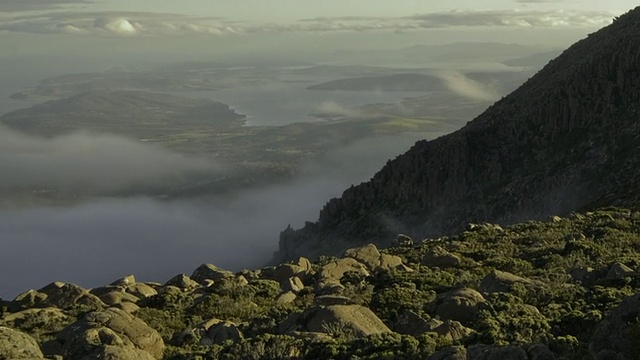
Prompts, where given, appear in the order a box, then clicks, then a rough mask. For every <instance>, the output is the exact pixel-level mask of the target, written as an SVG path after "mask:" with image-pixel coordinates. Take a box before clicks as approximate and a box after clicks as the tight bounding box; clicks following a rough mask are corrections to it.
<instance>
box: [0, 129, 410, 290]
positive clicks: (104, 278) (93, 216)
mask: <svg viewBox="0 0 640 360" xmlns="http://www.w3.org/2000/svg"><path fill="white" fill-rule="evenodd" d="M85 136H86V135H84V134H76V135H74V136H72V137H71V139H75V138H76V137H77V138H80V139H81V138H83V137H85ZM89 138H90V139H93V138H91V137H89ZM107 138H108V139H111V140H113V139H112V137H107ZM63 139H66V140H68V139H69V137H64V138H57V139H54V140H43V141H42V142H41V143H38V142H37V141H35V140H34V139H29V138H27V139H26V140H24V139H23V140H24V142H26V143H27V144H30V143H32V142H35V143H36V144H37V145H39V146H54V145H51V144H57V143H58V142H60V141H62V140H63ZM416 140H417V136H415V135H411V136H402V137H399V136H396V137H379V138H371V139H367V140H363V141H359V142H356V143H354V144H352V145H350V146H347V147H345V148H341V149H336V150H335V151H332V152H330V153H328V154H326V156H324V157H323V158H321V159H319V160H317V161H314V162H310V163H309V164H308V165H307V166H306V167H305V168H304V169H303V171H302V172H301V173H302V175H300V176H298V177H296V178H294V179H292V180H290V181H288V182H285V183H281V184H278V185H271V186H265V187H262V188H255V189H250V190H245V191H243V192H241V193H240V194H239V195H237V196H235V197H232V198H230V197H225V199H224V200H223V199H211V198H201V199H188V200H178V201H159V200H154V199H151V198H147V197H135V198H128V199H109V198H103V199H99V200H95V201H91V202H87V203H81V204H78V205H75V206H56V207H38V208H31V209H22V210H4V211H3V212H2V213H0V214H1V215H2V216H0V240H1V241H2V244H3V251H2V252H1V253H0V273H3V274H19V276H5V277H0V289H2V293H0V296H2V297H5V298H13V297H15V296H16V295H17V294H19V293H21V292H23V291H26V290H28V289H30V288H33V289H38V288H40V287H42V286H44V285H46V284H48V283H50V282H52V281H65V282H73V283H76V284H78V285H81V286H83V287H95V286H100V285H103V284H106V283H109V282H111V281H113V280H115V279H117V278H119V277H122V276H124V275H127V274H134V275H135V276H136V277H137V278H138V279H140V280H141V281H158V282H165V281H167V280H168V279H170V278H171V277H172V276H174V275H176V274H179V273H186V274H191V272H192V271H193V270H194V269H195V268H196V267H197V266H199V265H200V264H201V263H213V264H215V265H217V266H220V267H222V268H227V269H230V270H240V269H242V268H252V267H260V266H263V265H266V264H267V263H268V262H269V261H270V260H271V256H272V254H273V252H274V251H276V250H277V246H278V234H279V233H280V231H282V230H284V229H285V228H286V227H287V225H291V226H293V227H301V226H302V225H303V224H304V222H305V221H307V220H309V219H315V218H317V217H318V213H319V210H320V209H321V208H322V206H323V205H324V204H325V203H326V202H327V201H328V200H329V199H330V198H332V197H336V196H339V195H340V194H341V193H342V191H343V190H344V189H346V188H348V187H349V186H350V185H351V184H357V183H360V182H362V181H366V180H368V179H369V178H370V177H371V176H373V174H374V173H375V172H376V171H378V170H379V169H380V168H381V167H382V166H383V165H384V163H385V162H386V160H387V159H389V158H393V157H394V156H396V155H398V154H400V153H402V152H404V151H406V150H407V149H408V148H409V147H410V146H411V145H412V144H413V143H414V141H416ZM119 141H122V142H123V143H124V144H127V142H128V141H129V140H122V139H119ZM16 143H17V144H18V145H19V144H22V143H23V142H21V141H16ZM129 145H131V144H129ZM136 145H139V146H141V148H138V147H136V146H132V147H131V148H130V149H137V150H141V149H143V148H144V150H141V151H140V152H141V153H143V154H145V155H146V156H149V157H150V158H151V157H154V156H156V157H161V156H167V155H169V157H171V156H178V155H176V154H167V153H168V151H166V150H164V149H159V148H155V147H150V149H151V150H149V149H146V147H147V144H144V145H143V144H136ZM2 146H4V147H5V148H6V147H7V145H6V144H4V142H3V145H2ZM54 147H55V146H54ZM11 148H13V149H14V153H15V152H17V151H15V149H16V148H19V147H18V146H17V145H14V146H13V147H11ZM36 148H37V147H36ZM61 148H62V149H66V148H67V147H65V146H61ZM22 150H24V148H23V149H22ZM97 155H98V154H94V156H97ZM34 156H36V157H37V158H38V161H41V159H40V158H42V159H46V156H44V155H37V154H36V155H34ZM74 156H75V155H74ZM74 156H71V157H70V158H68V159H74ZM141 156H142V155H140V154H138V155H134V157H141ZM54 157H57V158H58V164H59V165H61V164H62V159H63V158H64V157H63V155H62V151H61V152H60V153H58V154H56V155H55V156H54ZM4 158H7V156H4ZM150 158H149V159H150ZM3 161H7V160H6V159H5V160H3ZM42 161H44V160H42ZM34 164H35V163H34ZM96 164H99V163H98V162H96ZM4 177H6V176H4ZM15 178H16V179H17V177H15ZM95 180H97V181H98V183H100V182H99V180H100V179H95Z"/></svg>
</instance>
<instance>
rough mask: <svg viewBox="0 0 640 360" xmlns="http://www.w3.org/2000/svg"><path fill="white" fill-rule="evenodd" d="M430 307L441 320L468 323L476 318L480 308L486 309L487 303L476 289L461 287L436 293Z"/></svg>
mask: <svg viewBox="0 0 640 360" xmlns="http://www.w3.org/2000/svg"><path fill="white" fill-rule="evenodd" d="M431 307H432V309H433V311H434V312H435V314H436V315H437V316H438V317H439V318H440V319H441V320H455V321H459V322H461V323H462V324H468V323H470V322H472V321H473V320H474V319H475V318H476V316H477V315H478V312H479V311H480V310H483V309H488V308H489V304H488V303H487V300H486V299H485V298H484V297H483V296H482V294H480V293H479V292H477V291H476V290H473V289H469V288H462V289H458V290H454V291H451V292H448V293H444V294H441V295H438V297H437V298H436V300H435V301H434V302H433V303H432V304H431Z"/></svg>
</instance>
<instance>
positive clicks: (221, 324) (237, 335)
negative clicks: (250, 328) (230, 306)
mask: <svg viewBox="0 0 640 360" xmlns="http://www.w3.org/2000/svg"><path fill="white" fill-rule="evenodd" d="M197 331H198V333H199V334H200V344H201V345H215V344H222V343H224V342H225V341H227V340H231V341H233V342H236V341H240V340H242V339H243V336H242V333H241V332H240V330H239V329H238V326H237V325H236V324H234V323H232V322H230V321H222V320H218V319H211V320H209V321H206V322H203V323H201V324H200V325H198V327H197Z"/></svg>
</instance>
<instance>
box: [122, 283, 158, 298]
mask: <svg viewBox="0 0 640 360" xmlns="http://www.w3.org/2000/svg"><path fill="white" fill-rule="evenodd" d="M125 291H126V292H127V293H128V294H131V295H133V296H135V297H137V298H140V299H143V298H147V297H150V296H153V295H157V294H158V291H157V290H156V289H155V288H154V287H153V286H151V285H149V284H145V283H135V284H131V285H128V286H127V287H126V288H125Z"/></svg>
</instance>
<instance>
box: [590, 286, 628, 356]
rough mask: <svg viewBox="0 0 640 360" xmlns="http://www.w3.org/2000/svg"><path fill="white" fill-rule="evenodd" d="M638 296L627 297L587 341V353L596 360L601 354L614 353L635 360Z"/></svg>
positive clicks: (603, 320)
mask: <svg viewBox="0 0 640 360" xmlns="http://www.w3.org/2000/svg"><path fill="white" fill-rule="evenodd" d="M639 314H640V294H636V295H633V296H631V297H628V298H626V299H624V300H623V301H622V303H620V305H618V306H617V307H616V308H615V309H613V310H612V311H611V312H610V313H609V314H608V315H606V316H605V317H604V319H602V321H601V322H600V324H598V326H597V327H596V329H595V331H594V333H593V335H592V336H591V339H590V341H589V352H590V353H591V355H592V356H593V357H594V358H598V357H599V356H600V355H599V354H600V353H601V352H603V351H607V352H608V353H615V354H617V355H620V356H624V357H626V358H628V359H635V358H636V357H637V355H638V354H637V353H636V352H635V351H634V350H633V349H637V347H636V346H635V345H637V344H638V341H639V339H638V338H637V335H636V334H638V329H640V322H639Z"/></svg>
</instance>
